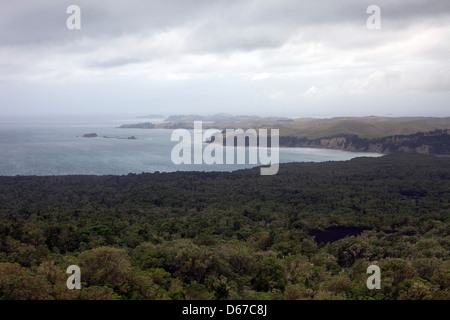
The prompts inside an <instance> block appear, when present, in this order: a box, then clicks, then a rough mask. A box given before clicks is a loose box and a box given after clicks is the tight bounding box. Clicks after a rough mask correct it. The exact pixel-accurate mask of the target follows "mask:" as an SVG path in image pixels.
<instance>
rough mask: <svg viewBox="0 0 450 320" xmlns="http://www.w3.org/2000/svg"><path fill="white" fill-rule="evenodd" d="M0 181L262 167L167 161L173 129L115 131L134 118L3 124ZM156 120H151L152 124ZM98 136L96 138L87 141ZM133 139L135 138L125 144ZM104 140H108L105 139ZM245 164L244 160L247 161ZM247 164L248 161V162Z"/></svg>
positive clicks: (297, 154) (295, 157)
mask: <svg viewBox="0 0 450 320" xmlns="http://www.w3.org/2000/svg"><path fill="white" fill-rule="evenodd" d="M2 120H3V121H0V176H15V175H39V176H41V175H74V174H89V175H126V174H129V173H142V172H156V171H159V172H174V171H234V170H239V169H244V168H251V167H254V166H257V165H260V164H256V165H251V164H248V163H247V164H244V165H238V164H223V165H218V164H214V165H207V164H191V165H187V164H181V165H175V164H173V163H172V160H171V151H172V148H173V147H174V146H175V145H176V144H177V143H178V142H177V141H171V134H172V131H173V130H168V129H119V128H117V127H118V126H119V125H120V124H123V123H134V122H139V121H142V120H139V121H137V120H136V118H132V117H129V118H125V117H124V118H102V117H95V118H94V117H91V118H89V119H86V118H80V119H75V118H74V119H71V120H69V121H68V120H67V119H66V120H64V121H55V119H51V121H49V120H46V119H44V120H40V121H36V120H35V119H33V120H32V121H31V120H30V119H15V120H14V121H13V120H11V119H2ZM153 121H154V120H153ZM86 133H96V134H97V135H98V137H97V138H85V137H83V135H84V134H86ZM131 136H134V137H135V138H136V139H127V138H128V137H131ZM104 137H108V138H104ZM362 156H364V157H378V156H381V154H377V153H361V152H346V151H340V150H327V149H313V148H280V158H279V160H280V163H286V162H323V161H342V160H350V159H352V158H355V157H362ZM247 159H248V157H247ZM247 162H248V161H247Z"/></svg>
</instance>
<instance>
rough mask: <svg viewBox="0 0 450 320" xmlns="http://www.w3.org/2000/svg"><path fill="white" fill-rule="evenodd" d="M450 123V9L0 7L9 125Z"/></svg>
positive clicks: (391, 4)
mask: <svg viewBox="0 0 450 320" xmlns="http://www.w3.org/2000/svg"><path fill="white" fill-rule="evenodd" d="M72 4H76V5H78V6H79V7H80V9H81V29H80V30H69V29H68V28H67V26H66V20H67V18H68V17H69V16H70V14H67V13H66V10H67V7H68V6H69V5H72ZM372 4H375V5H378V6H379V7H380V8H381V29H380V30H369V29H368V28H367V25H366V21H367V19H368V18H369V16H370V14H368V13H367V12H366V10H367V7H368V6H369V5H372ZM449 111H450V1H449V0H441V1H439V0H431V1H426V0H396V1H392V0H388V1H378V0H375V1H372V0H371V1H365V0H362V1H361V0H344V1H336V0H311V1H309V0H307V1H301V0H286V1H280V0H276V1H275V0H272V1H266V0H254V1H247V0H235V1H230V0H228V1H215V0H195V1H194V0H192V1H188V0H184V1H182V0H179V1H167V0H161V1H159V0H158V1H155V0H150V1H144V0H142V1H137V0H127V1H116V0H108V1H99V0H97V1H93V0H85V1H82V0H70V1H65V0H52V1H50V0H40V1H29V0H14V1H10V0H0V116H6V115H11V114H19V115H20V114H43V115H45V114H51V113H57V114H64V113H67V114H73V113H128V114H136V115H145V114H149V113H162V114H193V113H198V114H212V113H218V112H227V113H233V114H257V115H279V116H293V117H307V116H314V117H323V116H325V117H330V116H361V115H390V116H400V115H406V116H413V115H422V116H450V112H449Z"/></svg>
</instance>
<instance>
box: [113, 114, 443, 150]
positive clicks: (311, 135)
mask: <svg viewBox="0 0 450 320" xmlns="http://www.w3.org/2000/svg"><path fill="white" fill-rule="evenodd" d="M219 119H221V120H220V121H219ZM274 119H276V120H274ZM283 119H284V118H277V117H267V118H261V117H257V116H232V115H227V114H218V115H214V116H196V115H190V116H171V117H169V118H168V119H167V120H171V121H170V122H168V123H158V124H150V123H145V124H143V123H138V124H128V125H123V126H121V128H142V129H153V128H156V129H177V128H185V129H192V128H193V121H204V122H203V129H210V128H216V129H219V130H225V129H237V128H241V129H244V130H245V129H250V128H253V129H279V132H280V146H282V147H315V148H327V149H340V150H348V151H373V152H380V153H397V152H403V153H433V154H450V135H449V132H450V131H449V130H450V117H446V118H431V117H399V118H389V117H374V116H373V117H340V118H329V119H310V118H308V119H305V118H299V119H288V120H286V121H284V120H283ZM213 120H218V121H216V122H213ZM231 120H233V121H231Z"/></svg>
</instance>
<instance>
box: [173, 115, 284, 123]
mask: <svg viewBox="0 0 450 320" xmlns="http://www.w3.org/2000/svg"><path fill="white" fill-rule="evenodd" d="M166 121H169V122H180V121H181V122H189V121H191V122H192V121H206V122H244V121H293V120H292V119H290V118H286V117H259V116H254V115H249V116H247V115H242V116H234V115H232V114H227V113H217V114H214V115H209V116H200V115H173V116H169V117H168V118H167V119H166Z"/></svg>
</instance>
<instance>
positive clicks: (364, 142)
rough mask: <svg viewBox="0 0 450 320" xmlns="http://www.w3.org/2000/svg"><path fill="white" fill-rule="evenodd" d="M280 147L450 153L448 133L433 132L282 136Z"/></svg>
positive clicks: (447, 131)
mask: <svg viewBox="0 0 450 320" xmlns="http://www.w3.org/2000/svg"><path fill="white" fill-rule="evenodd" d="M280 146H282V147H309V148H325V149H336V150H345V151H364V152H377V153H386V154H389V153H420V154H450V130H448V129H445V130H435V131H430V132H426V133H415V134H411V135H397V136H389V137H383V138H375V139H362V138H359V137H358V136H356V135H337V136H334V137H325V138H320V139H313V140H310V139H307V138H297V137H289V136H283V137H280Z"/></svg>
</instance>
